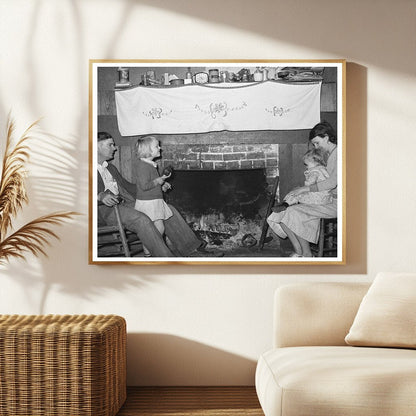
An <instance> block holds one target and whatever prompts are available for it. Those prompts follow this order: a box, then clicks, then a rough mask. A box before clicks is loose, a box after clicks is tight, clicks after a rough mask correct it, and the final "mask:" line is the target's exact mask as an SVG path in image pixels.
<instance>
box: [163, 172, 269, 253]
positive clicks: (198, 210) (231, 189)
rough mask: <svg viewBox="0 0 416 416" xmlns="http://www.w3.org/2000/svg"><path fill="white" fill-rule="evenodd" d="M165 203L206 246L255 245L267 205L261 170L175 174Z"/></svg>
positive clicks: (228, 247) (229, 247)
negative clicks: (172, 207) (183, 219)
mask: <svg viewBox="0 0 416 416" xmlns="http://www.w3.org/2000/svg"><path fill="white" fill-rule="evenodd" d="M169 182H170V183H171V185H172V190H170V191H169V192H168V194H167V200H168V202H169V203H171V204H172V205H174V206H175V207H176V208H177V209H178V210H179V212H180V213H181V214H182V215H183V217H184V218H185V220H186V221H187V223H188V224H189V225H190V226H191V227H192V228H193V230H194V231H195V233H196V234H197V235H198V236H199V237H200V238H201V239H203V240H204V241H206V243H207V244H208V245H212V246H221V247H222V248H225V249H233V248H236V247H251V246H255V245H256V244H257V243H258V240H259V238H260V235H261V228H262V224H263V221H264V217H265V214H266V209H267V205H268V202H269V198H270V195H269V192H268V190H267V189H268V183H267V181H266V174H265V170H264V169H249V170H203V171H201V170H175V172H174V174H173V175H172V178H171V179H170V180H169Z"/></svg>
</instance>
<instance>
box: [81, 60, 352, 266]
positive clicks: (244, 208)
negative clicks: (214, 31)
mask: <svg viewBox="0 0 416 416" xmlns="http://www.w3.org/2000/svg"><path fill="white" fill-rule="evenodd" d="M89 140H90V146H89V151H90V155H89V168H90V211H89V216H90V218H89V235H90V238H89V240H90V244H89V261H90V263H92V264H111V263H137V264H142V265H146V264H230V265H232V264H259V265H261V264H298V265H299V264H344V263H345V241H346V240H345V188H346V187H345V180H346V178H345V61H344V60H341V59H340V60H316V61H306V60H305V61H301V60H285V61H283V60H258V61H254V60H250V61H245V60H225V61H224V60H223V61H210V60H207V61H202V60H192V61H179V60H175V61H174V60H171V61H148V60H117V61H106V60H91V61H90V127H89Z"/></svg>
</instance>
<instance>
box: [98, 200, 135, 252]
mask: <svg viewBox="0 0 416 416" xmlns="http://www.w3.org/2000/svg"><path fill="white" fill-rule="evenodd" d="M114 211H115V214H116V219H117V225H108V226H101V227H100V226H99V227H98V257H132V256H134V255H136V254H138V253H140V252H142V251H143V245H142V243H141V241H140V240H139V238H138V237H137V235H136V234H135V233H133V232H131V231H128V230H126V228H125V227H124V225H123V223H122V222H121V218H120V211H119V209H118V206H117V205H114Z"/></svg>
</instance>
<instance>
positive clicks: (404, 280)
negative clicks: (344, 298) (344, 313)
mask: <svg viewBox="0 0 416 416" xmlns="http://www.w3.org/2000/svg"><path fill="white" fill-rule="evenodd" d="M345 342H346V343H347V344H349V345H354V346H367V347H397V348H416V273H401V274H399V273H380V274H378V275H377V276H376V278H375V279H374V282H373V283H372V285H371V286H370V288H369V290H368V292H367V294H366V295H365V296H364V298H363V300H362V302H361V304H360V307H359V308H358V312H357V315H356V316H355V319H354V322H353V324H352V326H351V328H350V331H349V333H348V334H347V336H346V337H345Z"/></svg>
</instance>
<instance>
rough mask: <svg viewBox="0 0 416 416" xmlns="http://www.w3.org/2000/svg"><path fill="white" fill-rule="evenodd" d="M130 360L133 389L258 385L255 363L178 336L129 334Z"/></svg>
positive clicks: (128, 369) (129, 369) (128, 351)
mask: <svg viewBox="0 0 416 416" xmlns="http://www.w3.org/2000/svg"><path fill="white" fill-rule="evenodd" d="M129 356H131V357H134V359H132V360H129ZM127 359H128V365H127V384H128V385H129V386H134V385H144V386H157V385H159V386H160V385H176V386H178V385H180V386H184V385H201V384H204V385H241V384H242V381H241V380H245V383H244V384H246V385H254V377H253V374H254V372H255V368H256V361H255V360H250V359H248V358H245V357H242V356H239V355H237V354H233V353H229V352H227V351H224V350H221V349H219V348H214V347H211V346H208V345H206V344H202V343H199V342H196V341H192V340H189V339H186V338H182V337H178V336H175V335H169V334H154V333H129V334H128V335H127ZM143 375H145V377H144V376H143Z"/></svg>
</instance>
